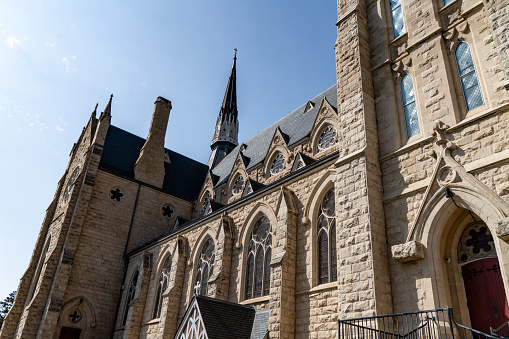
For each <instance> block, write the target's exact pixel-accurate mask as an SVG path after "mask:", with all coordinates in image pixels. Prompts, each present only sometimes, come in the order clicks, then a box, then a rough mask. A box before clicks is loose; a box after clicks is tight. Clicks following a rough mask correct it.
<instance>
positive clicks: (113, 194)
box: [110, 187, 124, 202]
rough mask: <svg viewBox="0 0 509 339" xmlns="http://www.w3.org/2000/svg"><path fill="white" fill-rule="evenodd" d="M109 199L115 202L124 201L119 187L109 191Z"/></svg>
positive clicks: (122, 192)
mask: <svg viewBox="0 0 509 339" xmlns="http://www.w3.org/2000/svg"><path fill="white" fill-rule="evenodd" d="M110 199H111V200H113V201H116V202H120V201H122V200H124V191H123V190H122V189H121V188H119V187H116V188H112V189H111V190H110Z"/></svg>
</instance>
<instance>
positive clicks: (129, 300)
mask: <svg viewBox="0 0 509 339" xmlns="http://www.w3.org/2000/svg"><path fill="white" fill-rule="evenodd" d="M138 274H139V271H138V270H136V272H134V275H133V277H132V279H131V283H130V284H129V289H128V290H127V296H126V298H125V306H124V316H123V317H122V324H121V325H122V326H125V324H126V322H127V315H128V314H129V306H131V304H132V303H133V301H134V296H135V295H136V285H137V284H138Z"/></svg>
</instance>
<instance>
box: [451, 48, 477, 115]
mask: <svg viewBox="0 0 509 339" xmlns="http://www.w3.org/2000/svg"><path fill="white" fill-rule="evenodd" d="M455 56H456V65H457V66H458V72H459V75H460V82H461V88H462V89H463V96H464V97H465V104H466V105H467V111H470V110H473V109H474V108H477V107H479V106H481V105H483V100H482V94H481V89H480V87H479V82H478V81H477V75H476V73H475V66H474V60H473V59H472V53H471V52H470V46H468V44H467V43H466V42H460V43H459V44H458V47H456V52H455Z"/></svg>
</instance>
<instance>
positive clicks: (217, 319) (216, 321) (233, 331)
mask: <svg viewBox="0 0 509 339" xmlns="http://www.w3.org/2000/svg"><path fill="white" fill-rule="evenodd" d="M194 298H196V301H197V303H198V308H199V309H200V314H201V317H202V319H203V324H204V325H205V330H206V331H207V335H208V338H209V339H224V338H235V339H250V337H251V330H252V327H253V320H254V318H255V313H256V311H255V309H254V307H252V306H244V305H240V304H236V303H231V302H227V301H223V300H218V299H214V298H208V297H202V296H195V297H194ZM191 305H192V303H191ZM184 319H185V318H184Z"/></svg>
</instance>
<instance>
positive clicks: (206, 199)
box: [200, 192, 210, 216]
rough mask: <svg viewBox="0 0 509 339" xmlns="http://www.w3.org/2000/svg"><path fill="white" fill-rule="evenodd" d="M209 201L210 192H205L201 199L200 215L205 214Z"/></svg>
mask: <svg viewBox="0 0 509 339" xmlns="http://www.w3.org/2000/svg"><path fill="white" fill-rule="evenodd" d="M209 202H210V193H209V192H207V194H205V197H204V198H203V200H202V202H201V208H200V216H204V215H205V214H206V212H207V207H208V206H209Z"/></svg>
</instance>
